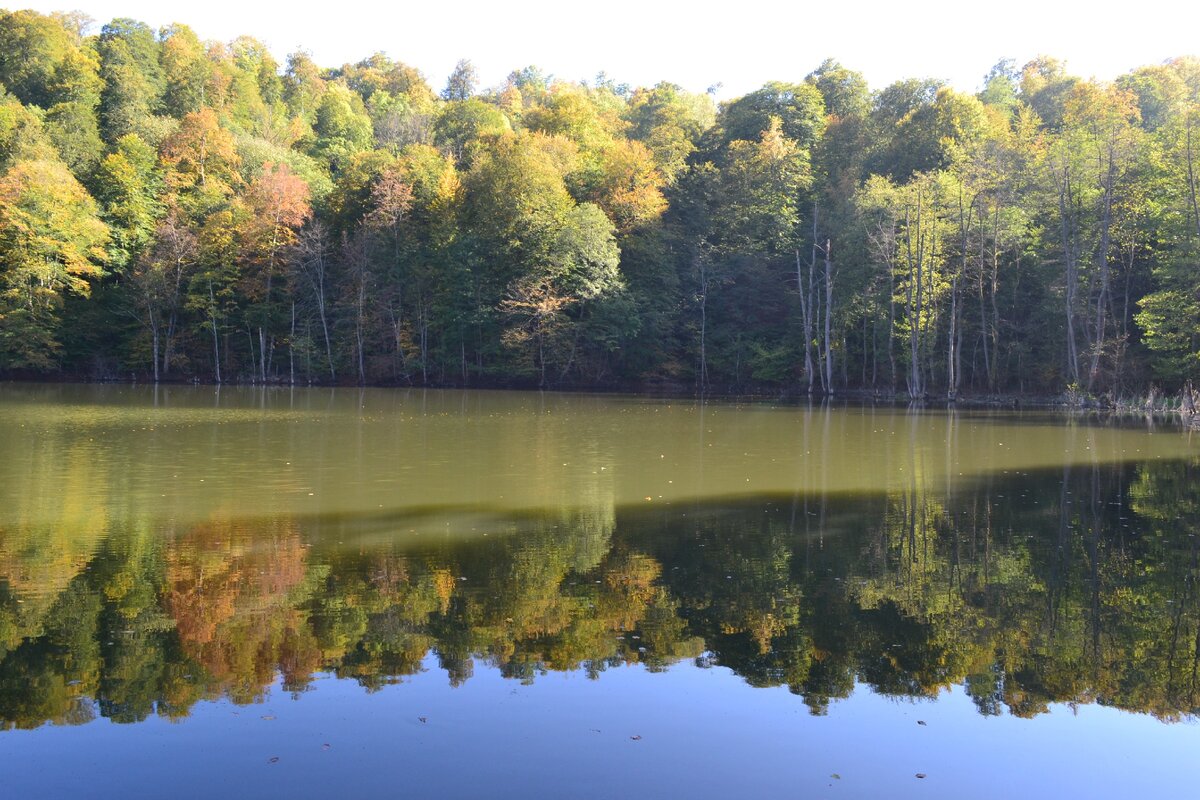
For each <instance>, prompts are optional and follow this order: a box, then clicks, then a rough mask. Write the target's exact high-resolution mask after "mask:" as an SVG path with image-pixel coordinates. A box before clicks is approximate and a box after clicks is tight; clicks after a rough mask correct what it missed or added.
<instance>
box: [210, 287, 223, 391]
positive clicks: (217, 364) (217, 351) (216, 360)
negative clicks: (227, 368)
mask: <svg viewBox="0 0 1200 800" xmlns="http://www.w3.org/2000/svg"><path fill="white" fill-rule="evenodd" d="M208 308H209V319H208V321H209V324H210V325H211V326H212V335H213V370H214V371H215V372H216V378H217V385H218V386H220V385H221V339H220V337H219V336H218V335H217V300H216V298H215V297H214V296H213V288H212V284H211V283H209V284H208Z"/></svg>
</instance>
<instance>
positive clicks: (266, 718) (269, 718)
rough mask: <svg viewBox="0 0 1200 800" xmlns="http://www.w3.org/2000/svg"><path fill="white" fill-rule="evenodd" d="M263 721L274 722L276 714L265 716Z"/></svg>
mask: <svg viewBox="0 0 1200 800" xmlns="http://www.w3.org/2000/svg"><path fill="white" fill-rule="evenodd" d="M263 719H265V720H272V719H275V715H274V714H263Z"/></svg>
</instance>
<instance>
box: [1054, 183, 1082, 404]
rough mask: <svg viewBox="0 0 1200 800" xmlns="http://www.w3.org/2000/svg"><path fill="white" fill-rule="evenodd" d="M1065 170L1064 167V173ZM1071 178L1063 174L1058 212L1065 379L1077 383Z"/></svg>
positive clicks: (1075, 276) (1074, 258)
mask: <svg viewBox="0 0 1200 800" xmlns="http://www.w3.org/2000/svg"><path fill="white" fill-rule="evenodd" d="M1066 170H1067V168H1066V167H1064V171H1066ZM1070 202H1071V176H1070V174H1069V172H1068V173H1067V174H1064V176H1063V179H1062V184H1061V186H1060V187H1059V191H1058V210H1059V217H1060V218H1061V219H1060V230H1061V235H1062V249H1063V259H1064V269H1065V271H1066V292H1065V293H1064V294H1065V300H1066V317H1067V377H1068V378H1069V379H1070V381H1071V382H1072V383H1078V382H1079V353H1078V349H1077V344H1076V340H1075V295H1076V292H1077V291H1078V283H1079V274H1078V265H1077V263H1076V253H1075V244H1074V242H1075V235H1074V230H1073V228H1074V226H1073V225H1072V224H1071V211H1070Z"/></svg>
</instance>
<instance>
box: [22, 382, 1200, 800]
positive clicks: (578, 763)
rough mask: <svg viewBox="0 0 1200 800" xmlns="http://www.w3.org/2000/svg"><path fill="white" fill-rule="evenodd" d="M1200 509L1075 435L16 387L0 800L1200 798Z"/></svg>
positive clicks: (903, 422)
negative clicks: (166, 792)
mask: <svg viewBox="0 0 1200 800" xmlns="http://www.w3.org/2000/svg"><path fill="white" fill-rule="evenodd" d="M1198 477H1200V440H1193V439H1192V438H1191V437H1190V436H1189V435H1188V434H1187V433H1183V432H1180V431H1178V430H1176V429H1173V428H1170V427H1165V426H1160V427H1152V426H1148V425H1139V426H1118V425H1114V424H1101V423H1099V422H1095V421H1091V422H1089V421H1081V420H1074V421H1072V420H1069V419H1067V418H1065V417H1059V416H1054V415H1046V414H1042V415H1021V414H1012V413H1004V414H988V413H966V412H959V413H945V412H932V411H931V412H909V411H906V410H903V409H900V410H894V409H859V408H846V409H832V410H831V409H821V408H814V409H809V408H786V407H771V406H767V405H753V406H734V405H728V404H708V405H707V406H701V405H699V404H697V403H694V402H686V401H685V402H662V401H651V400H643V399H630V398H618V397H580V396H560V395H538V394H515V393H513V394H506V393H485V392H398V391H383V390H378V391H372V390H368V391H363V392H359V391H355V390H349V391H347V390H337V391H329V390H303V391H301V390H296V391H289V390H267V391H260V390H230V389H228V388H226V389H222V390H221V391H220V392H218V391H217V390H215V389H211V388H201V389H188V388H179V387H173V388H170V389H159V390H157V391H155V390H154V389H151V388H128V387H125V388H121V387H72V386H52V387H46V386H31V385H2V386H0V782H2V784H0V785H3V786H4V787H5V789H4V791H5V792H6V796H15V797H25V796H46V797H59V796H63V795H65V794H67V793H75V794H78V793H80V792H82V793H84V794H87V795H88V796H114V797H115V796H121V797H129V796H161V795H162V787H163V786H165V785H169V786H171V792H170V793H171V794H172V795H173V796H212V795H214V794H217V793H222V792H223V793H226V794H230V795H235V796H265V795H273V794H279V793H284V792H287V793H290V794H291V795H292V796H299V797H307V796H315V797H330V796H342V795H351V794H356V795H360V796H379V795H387V796H393V795H397V794H399V795H404V796H431V795H435V794H436V795H438V796H441V797H459V796H462V797H470V796H479V795H482V794H487V795H490V796H517V795H520V796H528V795H546V796H585V797H599V796H611V795H612V794H613V793H614V792H628V791H637V792H639V793H649V794H650V795H651V796H660V797H666V796H677V795H681V794H692V795H696V796H714V795H720V794H730V795H737V796H802V797H809V796H814V797H825V796H828V797H838V796H842V797H871V796H881V795H886V796H890V797H905V796H912V797H1011V796H1013V795H1016V794H1024V795H1027V796H1033V797H1040V796H1055V797H1060V798H1061V797H1065V796H1085V795H1086V796H1091V797H1108V796H1114V797H1116V796H1154V795H1166V794H1171V793H1174V794H1180V795H1182V796H1188V795H1189V794H1191V793H1192V792H1193V791H1194V787H1195V785H1196V781H1197V780H1198V779H1200V767H1198V766H1197V762H1196V760H1195V753H1196V752H1197V748H1198V746H1200V729H1198V728H1197V724H1196V722H1195V715H1196V714H1197V712H1198V711H1200V584H1198V579H1200V541H1198V540H1197V533H1200V485H1198V484H1197V480H1196V479H1197V478H1198ZM918 776H923V777H918Z"/></svg>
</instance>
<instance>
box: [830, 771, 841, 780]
mask: <svg viewBox="0 0 1200 800" xmlns="http://www.w3.org/2000/svg"><path fill="white" fill-rule="evenodd" d="M829 777H831V778H833V779H834V780H835V781H840V780H841V779H842V776H841V775H838V774H837V773H836V772H835V773H833V774H832V775H830V776H829Z"/></svg>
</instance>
